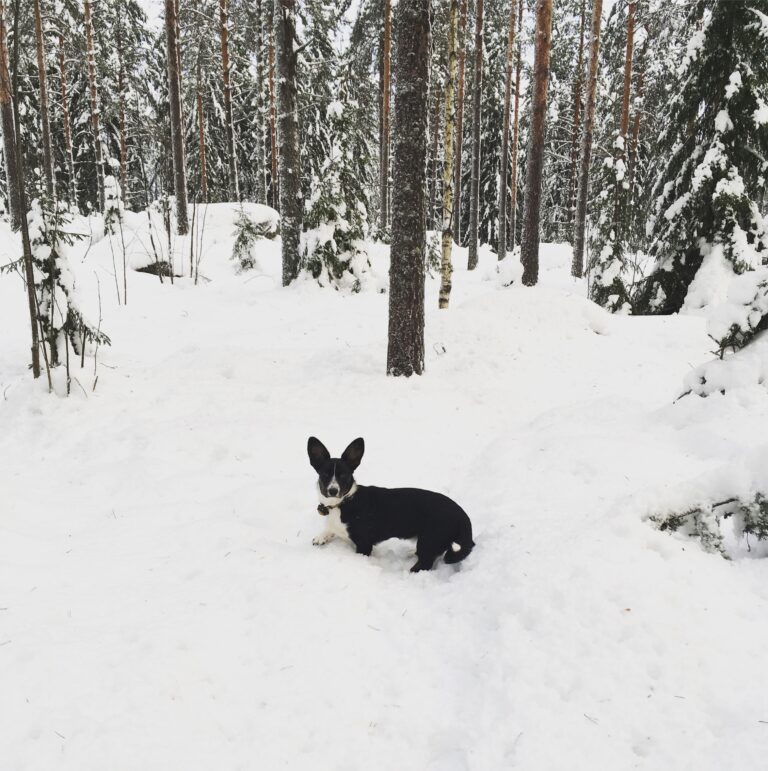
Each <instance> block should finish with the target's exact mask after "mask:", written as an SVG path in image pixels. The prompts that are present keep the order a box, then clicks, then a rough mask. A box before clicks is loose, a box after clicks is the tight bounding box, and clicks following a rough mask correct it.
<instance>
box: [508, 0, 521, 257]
mask: <svg viewBox="0 0 768 771" xmlns="http://www.w3.org/2000/svg"><path fill="white" fill-rule="evenodd" d="M517 5H518V11H517V29H518V30H520V32H518V35H517V64H516V65H515V116H514V119H513V121H512V182H511V184H512V200H511V201H510V204H509V235H510V238H511V239H512V247H513V248H514V246H515V241H516V239H517V156H518V144H519V140H520V130H519V129H520V72H521V70H522V66H523V40H522V38H523V36H522V34H521V32H522V29H523V0H518V3H517Z"/></svg>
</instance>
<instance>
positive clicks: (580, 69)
mask: <svg viewBox="0 0 768 771" xmlns="http://www.w3.org/2000/svg"><path fill="white" fill-rule="evenodd" d="M585 12H586V2H585V0H581V23H580V25H579V51H578V55H577V57H576V75H575V77H574V79H573V128H572V132H571V134H572V139H571V172H570V174H569V177H568V213H569V218H570V222H569V223H568V224H569V230H570V234H569V237H570V239H571V242H573V225H574V221H575V219H576V182H577V180H578V168H579V134H580V129H581V98H582V91H583V90H584V84H583V83H582V80H583V77H584V26H585V23H586V14H585Z"/></svg>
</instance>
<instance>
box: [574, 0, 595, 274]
mask: <svg viewBox="0 0 768 771" xmlns="http://www.w3.org/2000/svg"><path fill="white" fill-rule="evenodd" d="M602 15H603V0H592V24H591V31H590V38H589V73H588V76H587V95H586V102H585V105H584V127H583V129H582V132H581V156H580V161H579V188H578V194H577V196H576V224H575V228H574V239H573V241H574V243H573V264H572V265H571V273H572V274H573V276H574V277H575V278H581V276H582V275H583V274H584V235H585V230H586V225H587V195H588V193H589V164H590V161H591V159H592V131H593V128H594V123H595V100H596V98H597V69H598V65H599V59H600V23H601V21H602Z"/></svg>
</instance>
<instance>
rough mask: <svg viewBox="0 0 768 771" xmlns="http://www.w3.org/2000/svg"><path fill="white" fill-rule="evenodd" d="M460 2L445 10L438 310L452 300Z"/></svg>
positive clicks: (455, 0)
mask: <svg viewBox="0 0 768 771" xmlns="http://www.w3.org/2000/svg"><path fill="white" fill-rule="evenodd" d="M458 15H459V0H451V4H450V7H449V11H448V76H447V78H446V80H445V102H444V105H445V106H444V115H445V141H444V142H443V153H444V156H443V217H442V230H443V232H442V243H441V249H440V297H439V300H438V307H440V308H447V307H448V303H449V301H450V298H451V273H452V272H453V266H452V264H451V249H452V247H453V232H452V231H451V223H452V222H453V173H454V170H453V148H454V143H453V129H454V125H455V123H456V105H455V104H454V99H453V97H454V84H455V83H456V36H457V29H456V27H457V25H458Z"/></svg>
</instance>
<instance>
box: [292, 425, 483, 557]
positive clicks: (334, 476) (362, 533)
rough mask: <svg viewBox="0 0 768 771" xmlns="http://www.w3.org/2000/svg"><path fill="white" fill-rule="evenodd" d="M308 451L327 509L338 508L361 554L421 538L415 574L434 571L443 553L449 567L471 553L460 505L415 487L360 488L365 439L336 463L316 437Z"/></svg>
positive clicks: (469, 525) (468, 528)
mask: <svg viewBox="0 0 768 771" xmlns="http://www.w3.org/2000/svg"><path fill="white" fill-rule="evenodd" d="M307 450H308V453H309V458H310V463H311V464H312V466H313V467H314V468H315V470H316V471H318V475H319V480H318V486H319V490H320V496H321V501H322V503H323V504H324V505H323V506H322V508H326V507H328V508H338V509H339V511H340V518H341V523H342V524H343V525H345V526H346V530H347V534H348V536H349V539H350V540H351V541H352V542H353V543H354V545H355V547H356V549H357V551H358V553H360V554H366V555H369V554H370V553H371V550H372V549H373V547H374V545H375V544H377V543H380V542H381V541H386V540H387V539H389V538H416V539H417V543H416V556H417V557H418V561H417V562H416V564H415V565H414V566H413V568H411V570H413V571H419V570H431V568H432V566H433V564H434V562H435V560H436V559H437V557H439V556H440V555H441V554H443V553H445V561H446V562H447V563H454V562H459V561H460V560H463V559H464V558H465V557H466V556H467V555H468V554H469V553H470V552H471V551H472V547H473V546H474V545H475V544H474V541H473V540H472V523H471V522H470V519H469V517H468V516H467V514H466V512H465V511H464V510H463V509H462V508H461V506H459V505H458V504H457V503H456V502H455V501H453V500H451V499H450V498H448V497H447V496H445V495H442V494H440V493H435V492H431V491H429V490H419V489H416V488H410V487H401V488H386V487H367V486H364V485H357V484H356V483H355V481H354V478H353V476H352V474H353V472H354V470H355V469H356V468H357V466H358V465H359V464H360V460H361V459H362V456H363V452H364V451H365V445H364V442H363V440H362V439H356V440H355V441H354V442H352V444H350V445H349V447H347V449H346V450H345V451H344V453H343V454H342V456H341V458H331V457H330V454H329V453H328V451H327V450H326V449H325V447H324V446H323V445H322V443H321V442H319V440H317V439H315V438H314V437H311V438H310V440H309V443H308V446H307ZM329 493H331V494H332V495H330V494H329ZM328 508H326V511H327V510H328ZM454 545H456V546H457V547H458V549H457V550H454Z"/></svg>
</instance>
